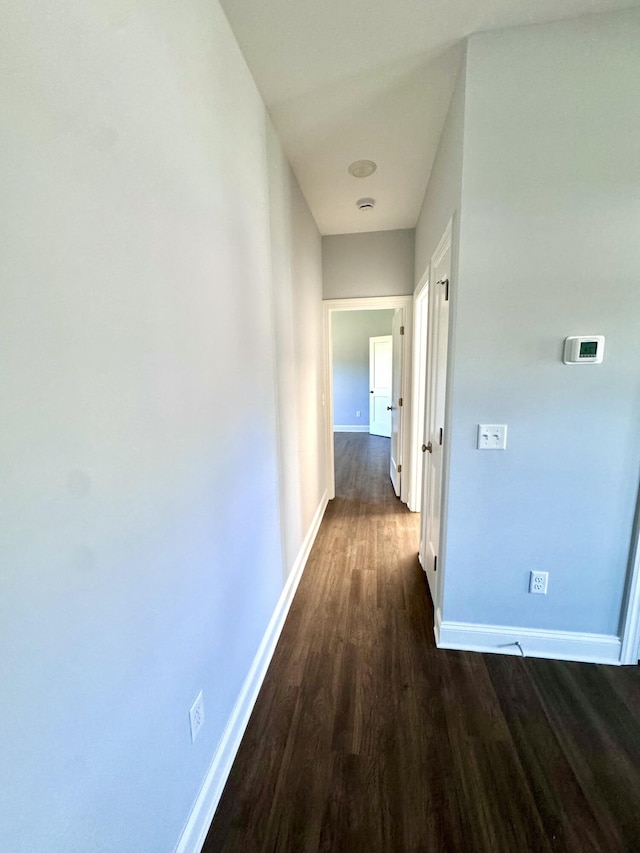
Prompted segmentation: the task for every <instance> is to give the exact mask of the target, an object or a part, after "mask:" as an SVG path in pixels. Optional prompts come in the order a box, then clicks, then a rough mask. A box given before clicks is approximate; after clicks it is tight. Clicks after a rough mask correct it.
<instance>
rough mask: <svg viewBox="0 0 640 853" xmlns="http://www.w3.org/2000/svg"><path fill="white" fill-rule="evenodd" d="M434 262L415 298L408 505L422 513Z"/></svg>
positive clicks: (414, 510)
mask: <svg viewBox="0 0 640 853" xmlns="http://www.w3.org/2000/svg"><path fill="white" fill-rule="evenodd" d="M430 275H431V263H429V264H427V269H426V270H425V272H424V273H423V275H422V278H421V279H420V281H419V282H418V286H417V287H416V290H415V293H414V297H413V367H412V377H413V392H412V396H411V402H412V405H411V451H412V452H411V483H410V487H411V488H410V490H409V499H408V501H407V506H408V507H409V509H410V510H411V511H412V512H420V511H421V506H422V477H423V458H422V443H423V441H424V427H425V420H424V419H425V400H426V392H427V326H428V322H429V280H430Z"/></svg>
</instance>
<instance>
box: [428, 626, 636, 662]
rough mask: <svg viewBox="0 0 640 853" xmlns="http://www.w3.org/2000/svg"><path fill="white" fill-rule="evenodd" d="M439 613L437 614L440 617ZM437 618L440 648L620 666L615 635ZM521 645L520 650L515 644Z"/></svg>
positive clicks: (438, 645)
mask: <svg viewBox="0 0 640 853" xmlns="http://www.w3.org/2000/svg"><path fill="white" fill-rule="evenodd" d="M439 616H440V614H439V613H438V617H439ZM438 617H437V618H436V625H435V628H434V633H435V637H436V645H437V647H438V648H439V649H464V650H466V651H469V652H494V653H497V654H503V655H521V654H522V652H524V656H525V657H532V658H550V659H552V660H573V661H582V662H584V663H608V664H619V663H620V650H621V645H620V638H619V637H616V636H615V635H613V634H583V633H580V632H578V631H547V630H543V629H537V628H514V627H510V626H507V625H480V624H474V623H472V622H442V621H441V620H440V619H439V618H438ZM516 642H518V643H520V646H521V648H522V652H521V651H520V648H518V646H517V645H516Z"/></svg>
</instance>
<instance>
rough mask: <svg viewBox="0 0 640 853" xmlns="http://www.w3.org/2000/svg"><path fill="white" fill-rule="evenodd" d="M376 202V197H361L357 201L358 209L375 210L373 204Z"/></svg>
mask: <svg viewBox="0 0 640 853" xmlns="http://www.w3.org/2000/svg"><path fill="white" fill-rule="evenodd" d="M375 203H376V200H375V198H359V199H358V201H357V202H356V204H357V205H358V210H373V205H374V204H375Z"/></svg>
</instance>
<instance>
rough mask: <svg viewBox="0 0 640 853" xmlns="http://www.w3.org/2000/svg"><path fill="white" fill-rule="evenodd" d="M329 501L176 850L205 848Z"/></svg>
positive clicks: (309, 534) (276, 613) (303, 549)
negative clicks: (205, 842)
mask: <svg viewBox="0 0 640 853" xmlns="http://www.w3.org/2000/svg"><path fill="white" fill-rule="evenodd" d="M327 503H328V498H327V492H325V493H324V495H323V496H322V500H321V501H320V504H319V505H318V508H317V510H316V513H315V515H314V517H313V521H312V522H311V525H310V527H309V530H308V531H307V535H306V536H305V538H304V542H303V543H302V547H301V548H300V552H299V553H298V556H297V558H296V560H295V563H294V564H293V567H292V569H291V572H290V573H289V577H288V578H287V581H286V583H285V586H284V589H283V590H282V594H281V595H280V598H279V600H278V604H277V605H276V608H275V610H274V612H273V616H272V617H271V620H270V622H269V625H268V626H267V630H266V631H265V634H264V637H263V638H262V642H261V643H260V648H259V649H258V651H257V653H256V656H255V658H254V659H253V663H252V664H251V668H250V670H249V674H248V675H247V677H246V679H245V682H244V684H243V685H242V690H241V691H240V695H239V696H238V699H237V701H236V704H235V706H234V709H233V711H232V712H231V716H230V717H229V720H228V722H227V725H226V728H225V730H224V734H223V735H222V739H221V740H220V743H219V745H218V748H217V749H216V752H215V754H214V756H213V760H212V762H211V765H210V767H209V770H208V771H207V775H206V776H205V778H204V781H203V783H202V787H201V789H200V793H199V794H198V796H197V798H196V801H195V803H194V806H193V808H192V810H191V814H190V815H189V819H188V820H187V823H186V826H185V828H184V830H183V831H182V835H181V836H180V840H179V841H178V844H177V846H176V848H175V853H200V851H201V850H202V845H203V844H204V841H205V838H206V835H207V832H208V831H209V827H210V825H211V821H212V820H213V816H214V814H215V811H216V808H217V807H218V802H219V801H220V797H221V796H222V791H223V789H224V786H225V784H226V781H227V778H228V776H229V773H230V772H231V766H232V764H233V761H234V759H235V757H236V753H237V752H238V749H239V747H240V741H241V740H242V736H243V735H244V732H245V729H246V727H247V724H248V722H249V717H250V716H251V711H252V710H253V706H254V705H255V702H256V699H257V698H258V693H259V692H260V688H261V686H262V682H263V681H264V677H265V675H266V674H267V669H268V668H269V664H270V662H271V658H272V657H273V653H274V651H275V648H276V644H277V642H278V638H279V637H280V632H281V631H282V628H283V626H284V622H285V619H286V618H287V613H288V612H289V608H290V607H291V602H292V601H293V596H294V595H295V592H296V589H297V588H298V584H299V583H300V578H301V577H302V573H303V571H304V568H305V566H306V564H307V560H308V559H309V554H310V553H311V548H312V547H313V543H314V542H315V539H316V536H317V535H318V530H319V529H320V524H321V523H322V518H323V516H324V512H325V510H326V508H327Z"/></svg>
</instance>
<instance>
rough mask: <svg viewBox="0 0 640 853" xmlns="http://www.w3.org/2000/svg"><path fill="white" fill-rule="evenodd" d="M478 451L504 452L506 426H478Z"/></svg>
mask: <svg viewBox="0 0 640 853" xmlns="http://www.w3.org/2000/svg"><path fill="white" fill-rule="evenodd" d="M477 446H478V450H506V449H507V425H506V424H478V445H477Z"/></svg>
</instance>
